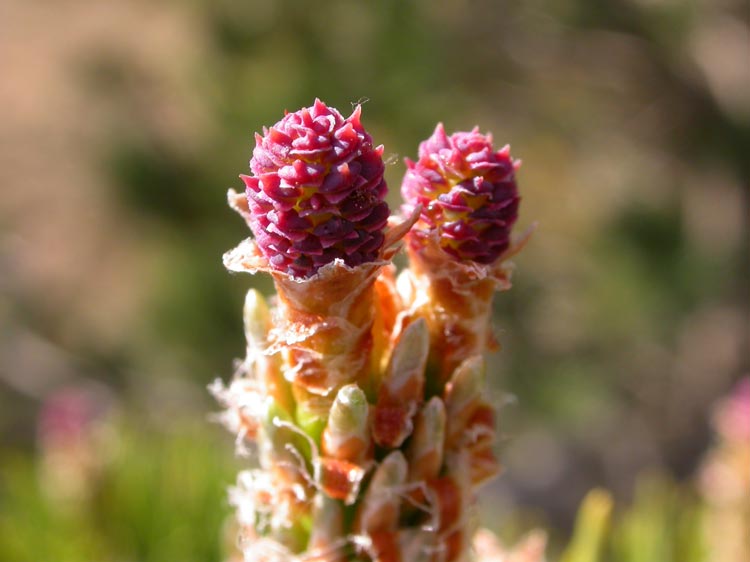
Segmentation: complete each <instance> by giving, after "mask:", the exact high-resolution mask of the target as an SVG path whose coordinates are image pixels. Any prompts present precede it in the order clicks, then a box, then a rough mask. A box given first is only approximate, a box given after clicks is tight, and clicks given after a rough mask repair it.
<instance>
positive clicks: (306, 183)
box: [241, 100, 389, 279]
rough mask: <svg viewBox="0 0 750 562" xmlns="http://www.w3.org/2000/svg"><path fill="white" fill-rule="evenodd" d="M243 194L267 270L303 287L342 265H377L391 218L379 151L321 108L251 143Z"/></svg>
mask: <svg viewBox="0 0 750 562" xmlns="http://www.w3.org/2000/svg"><path fill="white" fill-rule="evenodd" d="M255 141H256V146H255V150H254V151H253V157H252V159H251V160H250V168H251V170H252V172H253V175H252V176H244V175H243V176H241V178H242V180H243V181H244V182H245V185H246V186H247V191H246V193H247V199H248V205H249V209H250V221H249V223H250V228H251V229H252V231H253V234H254V235H255V239H256V241H257V244H258V246H259V248H260V250H261V252H262V253H263V255H264V256H265V257H266V258H267V259H268V262H269V264H270V266H271V267H272V268H273V269H274V270H276V271H279V272H283V273H286V274H288V275H290V276H292V277H295V278H303V279H307V278H309V277H312V276H313V275H315V273H317V271H318V269H320V268H321V267H323V266H324V265H327V264H329V263H332V262H334V261H335V260H341V261H343V263H344V264H346V265H347V266H349V267H356V266H358V265H360V264H363V263H368V262H373V261H375V260H376V259H377V257H378V254H379V252H380V249H381V248H382V246H383V243H384V240H385V238H384V234H383V230H384V228H385V226H386V223H387V220H388V215H389V210H388V205H387V203H385V201H384V200H383V199H384V198H385V195H386V191H387V187H386V183H385V180H384V179H383V171H384V168H385V167H384V164H383V159H382V154H383V147H382V146H378V147H373V145H372V137H370V135H369V134H368V133H367V132H366V131H365V130H364V128H363V127H362V124H361V123H360V107H359V106H357V108H356V109H355V110H354V112H353V113H352V115H351V116H350V117H348V118H347V119H344V117H343V116H342V115H341V114H340V113H339V112H338V111H337V110H336V109H333V108H330V107H328V106H326V104H324V103H323V102H322V101H320V100H315V103H314V104H313V106H312V107H309V108H303V109H300V110H299V111H296V112H294V113H287V114H286V115H285V116H284V118H283V119H282V120H281V121H279V122H278V123H276V124H275V125H274V126H273V127H271V128H270V129H264V131H263V136H261V135H256V136H255Z"/></svg>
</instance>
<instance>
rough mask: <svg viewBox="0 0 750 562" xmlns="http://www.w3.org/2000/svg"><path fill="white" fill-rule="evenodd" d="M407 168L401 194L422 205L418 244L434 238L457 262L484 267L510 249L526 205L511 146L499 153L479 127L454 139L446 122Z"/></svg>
mask: <svg viewBox="0 0 750 562" xmlns="http://www.w3.org/2000/svg"><path fill="white" fill-rule="evenodd" d="M406 164H407V166H408V170H407V172H406V176H405V177H404V181H403V184H402V186H401V193H402V194H403V197H404V200H405V201H406V203H407V206H408V207H411V208H413V207H415V206H416V205H418V204H421V205H422V215H421V217H420V218H421V220H420V223H419V224H418V225H417V226H416V227H415V228H414V229H413V230H412V235H413V236H412V238H411V242H412V244H419V243H421V241H423V240H424V238H425V237H433V236H434V238H435V240H437V241H438V243H439V245H440V247H441V248H442V249H443V250H444V251H445V252H447V253H448V254H450V255H452V256H453V257H455V258H456V259H458V260H462V261H473V262H477V263H482V264H490V263H492V262H494V261H495V260H496V259H497V258H498V257H499V256H500V255H501V254H502V253H503V252H504V251H505V250H506V249H507V248H508V246H509V245H510V232H511V228H512V227H513V224H514V223H515V222H516V218H517V217H518V204H519V201H520V197H519V196H518V188H517V186H516V180H515V170H516V169H517V167H518V163H517V162H514V161H513V160H512V159H511V157H510V148H509V147H507V146H506V147H504V148H502V149H500V150H498V151H495V150H494V148H493V147H492V136H491V135H482V134H481V133H479V130H478V129H477V128H475V129H474V130H472V131H471V132H458V133H454V134H452V135H451V136H448V135H446V133H445V129H444V128H443V125H442V123H440V124H438V126H437V127H436V128H435V132H434V133H433V134H432V136H431V137H430V138H429V139H427V140H426V141H424V142H422V143H421V144H420V145H419V159H418V160H417V162H416V163H415V162H412V161H410V160H407V161H406Z"/></svg>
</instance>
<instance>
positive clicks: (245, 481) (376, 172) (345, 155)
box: [214, 100, 539, 562]
mask: <svg viewBox="0 0 750 562" xmlns="http://www.w3.org/2000/svg"><path fill="white" fill-rule="evenodd" d="M382 154H383V147H382V146H373V141H372V138H371V137H370V135H369V134H368V133H367V132H366V131H365V129H364V128H363V127H362V124H361V123H360V108H359V107H357V108H356V109H355V110H354V112H353V114H352V115H351V116H350V117H348V118H344V117H343V116H342V115H341V114H340V113H339V112H338V111H336V110H335V109H333V108H330V107H327V106H326V105H325V104H324V103H322V102H321V101H319V100H316V102H315V103H314V105H313V106H312V107H309V108H303V109H301V110H299V111H297V112H294V113H289V114H287V115H285V116H284V118H283V119H282V120H281V121H279V122H278V123H277V124H276V125H274V126H273V127H271V128H270V129H264V131H263V135H256V147H255V150H254V151H253V156H252V159H251V161H250V168H251V171H252V175H250V176H241V177H242V179H243V181H244V183H245V185H246V188H247V189H246V192H245V193H236V192H234V191H232V190H230V192H229V203H230V205H231V206H232V208H234V209H235V210H236V211H238V212H239V213H240V215H242V217H243V218H244V219H245V220H246V222H247V224H248V225H249V227H250V229H251V230H252V232H253V235H254V237H253V238H249V239H247V240H245V241H244V242H242V243H241V244H240V245H239V246H238V247H237V248H235V249H234V250H232V251H230V252H228V253H227V254H226V255H225V256H224V263H225V265H226V267H227V268H228V269H229V270H230V271H233V272H249V273H256V272H265V273H268V274H270V275H271V276H272V278H273V281H274V284H275V287H276V293H277V294H276V296H275V297H274V298H273V299H271V301H270V302H266V300H265V299H264V298H263V297H262V296H261V295H260V293H258V292H257V291H255V290H250V291H249V293H248V295H247V298H246V300H245V309H244V321H245V334H246V337H247V354H246V358H245V360H244V361H243V362H242V363H241V364H240V365H239V367H238V369H237V372H236V374H235V376H234V379H233V380H232V382H231V383H230V385H229V386H228V387H224V386H223V385H222V384H221V383H217V384H216V385H215V387H214V391H215V393H216V395H217V397H218V398H219V400H220V401H221V402H222V404H223V405H224V406H225V407H226V412H225V414H224V419H225V421H226V422H227V424H228V425H229V427H230V428H231V429H232V430H233V431H235V432H236V433H237V435H238V444H239V445H240V446H241V447H242V448H245V445H247V444H252V447H253V449H254V450H255V451H257V465H258V466H257V467H255V468H252V469H249V470H246V471H243V472H242V473H241V474H240V475H239V478H238V483H237V486H236V487H235V488H234V489H233V490H232V492H231V501H232V503H233V504H234V505H235V506H236V508H237V518H238V521H239V525H240V527H241V531H240V535H241V537H240V539H241V540H240V544H241V549H242V551H243V553H244V557H245V560H247V561H260V562H266V561H268V562H276V561H278V562H286V561H302V560H307V561H310V560H316V561H331V562H344V561H351V560H362V561H366V560H374V561H380V562H396V561H402V560H403V561H408V562H421V561H424V562H459V561H468V560H472V559H474V558H473V557H475V556H476V552H475V551H474V550H473V549H472V538H473V536H474V534H475V530H476V529H477V527H478V521H477V517H476V513H475V504H476V498H477V490H478V489H479V487H480V486H481V485H482V484H484V483H486V482H487V481H488V480H489V479H490V478H492V477H494V476H495V475H496V474H497V473H498V470H499V465H498V462H497V459H496V458H495V455H494V453H493V443H494V441H495V429H494V427H495V409H494V407H493V405H492V403H491V402H490V401H488V399H487V397H486V395H485V384H484V376H485V366H484V358H483V355H484V353H485V351H486V350H487V349H488V347H489V348H491V347H492V346H493V345H494V340H493V338H492V334H491V329H490V311H491V301H492V298H493V294H494V292H495V291H497V290H505V289H508V288H509V287H510V272H511V265H510V263H509V262H508V261H507V260H508V258H509V257H510V256H512V255H513V254H514V253H515V252H517V251H518V250H519V249H520V247H521V245H522V242H523V239H525V237H522V238H521V240H517V241H511V237H510V232H511V228H512V227H513V224H514V222H515V221H516V217H517V210H518V203H519V196H518V191H517V187H516V181H515V172H516V169H517V167H518V163H517V162H514V161H513V160H512V159H511V157H510V153H509V149H508V147H505V148H502V149H500V150H498V151H496V150H495V149H494V148H493V146H492V139H491V137H490V136H488V135H487V136H485V135H482V134H480V133H479V132H478V131H477V130H476V129H475V130H474V131H471V132H468V133H463V132H462V133H455V134H453V135H451V136H448V135H447V134H446V133H445V131H444V130H443V127H442V125H438V127H437V128H436V130H435V133H434V134H433V135H432V137H430V138H429V139H428V140H427V141H425V142H423V143H422V144H421V145H420V147H419V159H418V161H417V162H415V163H414V162H408V163H407V164H408V171H407V174H406V176H405V178H404V181H403V186H402V194H403V196H404V199H405V205H404V213H403V214H402V216H401V217H392V216H390V211H389V209H388V206H387V204H386V203H385V201H384V198H385V195H386V191H387V188H386V184H385V181H384V178H383V172H384V164H383V160H382ZM404 242H405V244H406V248H407V251H408V257H409V261H410V265H409V267H408V268H407V269H406V270H404V271H403V272H401V273H400V274H399V275H398V276H396V271H395V268H394V266H393V264H392V263H391V258H392V257H393V256H394V254H395V253H396V252H397V251H398V250H399V248H400V246H401V245H402V244H403V243H404ZM484 537H485V540H484V543H483V544H484V545H485V547H484V548H483V549H478V550H481V551H482V552H487V550H488V549H487V547H486V545H487V540H486V535H484ZM537 550H539V549H537ZM498 556H499V554H498Z"/></svg>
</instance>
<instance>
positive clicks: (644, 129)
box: [0, 0, 750, 562]
mask: <svg viewBox="0 0 750 562" xmlns="http://www.w3.org/2000/svg"><path fill="white" fill-rule="evenodd" d="M748 60H750V7H749V6H748V4H747V3H746V2H744V1H743V0H609V1H606V2H591V1H586V0H568V1H553V0H529V1H525V2H496V1H490V0H476V1H472V0H446V1H445V2H435V1H434V0H414V1H412V0H380V1H369V2H368V1H365V0H331V1H329V2H303V1H300V0H267V1H261V0H244V1H229V0H214V1H209V0H185V1H177V0H172V1H169V0H167V1H164V2H148V1H146V0H120V1H116V2H98V1H95V0H63V1H60V2H49V1H45V0H11V1H10V2H7V1H6V2H4V3H3V5H2V7H0V68H2V69H3V79H2V80H1V81H0V185H1V186H2V188H0V439H1V441H0V443H1V445H0V463H1V464H0V466H2V469H1V470H0V560H3V561H6V560H7V561H8V562H14V561H26V560H29V561H31V560H34V561H38V560H49V561H89V560H113V561H151V560H153V561H156V560H159V561H180V562H187V561H192V560H195V561H199V560H200V561H202V562H208V561H219V560H222V559H223V558H224V557H225V556H227V555H228V552H229V550H230V547H231V539H224V538H222V537H223V536H224V535H225V536H231V535H232V531H231V529H228V528H227V525H229V523H227V522H226V521H227V516H228V515H229V512H230V510H229V507H228V505H227V501H226V495H225V489H226V487H227V486H228V485H230V484H231V483H232V481H233V478H234V474H235V473H236V471H237V470H238V469H239V467H241V466H244V465H246V464H247V461H245V460H235V459H234V458H233V445H232V440H231V436H228V435H225V432H224V431H223V430H222V429H221V428H220V427H218V426H217V425H216V424H212V423H210V421H209V419H208V418H209V416H210V414H211V412H213V411H215V410H217V409H218V408H217V406H216V405H215V404H214V403H213V402H212V400H211V399H210V397H209V396H208V394H207V392H206V391H205V387H206V385H207V384H208V383H209V382H211V381H212V380H213V379H214V378H215V377H217V376H218V377H224V378H225V379H226V378H227V377H228V376H229V374H230V373H231V372H232V362H233V359H235V358H237V357H239V356H240V355H242V353H243V350H244V344H243V339H242V326H241V305H242V301H243V295H244V292H245V291H246V290H247V288H248V287H250V286H256V287H258V288H260V289H261V290H263V291H269V290H270V283H269V282H268V280H267V279H263V278H250V277H241V276H230V275H229V274H228V273H227V272H225V271H224V270H223V268H222V266H221V260H220V258H221V254H222V253H223V252H224V251H226V250H228V249H229V248H231V247H233V246H234V245H235V244H236V243H238V242H239V241H240V240H241V239H243V238H244V237H246V236H248V234H249V233H248V232H247V229H246V227H245V225H244V224H243V223H242V221H241V220H240V219H238V218H237V217H236V216H235V215H234V213H232V212H231V211H230V210H229V209H228V208H227V206H226V202H225V193H226V190H227V188H229V187H234V188H239V186H240V184H241V182H240V181H239V180H238V177H237V176H238V174H240V173H244V172H246V170H247V161H248V159H249V157H250V155H251V151H252V147H253V146H254V141H253V136H252V134H253V132H254V131H258V130H260V129H261V127H262V126H263V125H271V124H273V123H274V122H276V121H277V120H278V119H279V118H280V117H281V116H282V114H283V110H284V109H289V110H296V109H298V108H299V107H302V106H305V105H310V104H311V103H312V101H313V99H314V98H315V97H320V98H321V99H323V100H324V101H326V103H329V104H331V105H333V106H335V107H338V108H339V109H340V110H341V111H342V112H343V113H346V114H348V112H349V111H350V108H351V106H352V104H353V103H356V102H358V101H362V102H364V101H366V100H367V101H366V103H365V104H364V107H363V123H364V125H365V127H367V128H368V130H369V131H370V132H371V134H372V136H373V137H374V139H375V140H376V142H378V143H382V144H384V145H385V153H386V155H389V165H388V171H387V178H388V180H389V185H390V186H391V194H390V196H389V200H390V202H391V204H392V208H393V209H397V208H398V205H399V186H400V179H401V176H402V174H403V171H404V165H403V157H404V156H408V157H414V156H415V155H416V147H417V144H418V142H419V141H420V140H422V139H424V138H426V137H427V136H428V135H429V134H430V133H431V132H432V129H433V128H434V126H435V123H436V122H437V121H443V122H444V123H445V125H446V128H447V129H448V130H449V131H453V130H465V129H469V128H471V127H473V126H474V125H479V126H480V128H481V129H482V131H492V132H493V133H494V136H495V140H496V142H497V143H499V144H500V145H502V144H504V143H506V142H507V143H510V144H511V145H512V154H513V155H514V157H516V158H521V159H522V160H523V162H524V165H523V167H522V169H521V171H520V174H519V184H520V189H521V193H522V196H523V202H522V210H521V219H520V224H519V226H520V228H523V227H525V226H527V225H529V224H531V223H532V222H533V221H539V223H540V227H539V230H538V231H537V233H536V234H535V235H534V238H533V240H532V242H531V244H529V246H528V247H527V249H526V250H525V251H524V252H523V253H522V254H521V255H520V256H519V257H518V258H517V259H516V264H517V271H516V274H515V287H514V289H513V290H512V291H511V292H509V293H504V294H501V295H499V296H498V298H497V299H496V319H495V325H496V327H497V331H498V335H499V337H500V340H501V342H502V344H503V350H502V352H501V353H500V354H498V355H497V356H495V357H493V359H492V364H491V373H492V375H491V377H490V379H491V381H492V384H493V393H494V396H495V399H496V401H497V402H498V403H503V404H506V406H505V407H504V408H503V414H502V418H501V421H500V423H501V426H502V428H501V432H502V434H503V436H504V439H503V441H502V442H501V443H500V444H499V450H500V454H501V455H502V458H503V459H504V464H505V467H506V470H505V472H504V474H503V476H502V477H501V478H500V479H498V480H497V481H496V482H495V483H494V484H493V485H492V486H491V487H490V488H488V489H487V491H486V492H485V493H484V494H483V496H484V504H483V505H484V508H483V509H484V513H485V523H486V524H487V525H488V526H489V527H490V528H492V529H493V530H495V531H497V532H499V533H500V534H501V535H502V536H503V537H505V538H507V539H509V540H513V539H515V538H516V537H518V536H519V535H520V534H521V533H522V532H523V531H525V530H527V529H529V528H531V527H534V526H543V527H546V528H548V529H549V530H550V533H551V540H552V547H551V552H553V553H554V552H558V551H559V550H560V549H561V548H562V545H563V544H565V543H567V542H568V538H569V536H570V534H571V532H572V530H573V528H574V522H575V517H576V515H575V514H576V511H577V509H578V506H579V503H580V502H581V499H582V498H583V497H584V495H585V494H586V493H587V492H588V491H589V490H590V489H592V488H593V487H602V488H606V489H608V490H610V491H611V493H612V495H613V497H614V500H615V505H616V508H615V509H616V511H617V512H618V513H620V512H622V513H623V515H622V517H623V519H622V520H621V523H620V524H621V525H622V526H623V528H627V529H631V527H632V528H635V529H637V528H638V525H641V527H643V528H644V529H650V531H651V533H652V534H654V533H655V531H654V529H662V528H663V527H659V526H658V525H656V524H655V523H654V524H645V525H644V523H643V521H647V522H648V521H652V522H653V521H654V520H660V521H667V523H668V524H670V525H672V523H671V519H670V518H669V515H668V514H669V513H672V512H671V511H670V510H676V511H677V512H680V513H682V512H686V513H687V512H688V511H689V509H688V508H684V509H683V507H680V506H685V505H688V504H689V505H690V506H695V505H698V500H697V499H695V497H694V496H695V490H694V489H693V488H694V486H693V483H694V479H695V474H696V470H697V468H698V467H699V465H700V463H701V459H702V458H703V457H704V455H705V453H706V451H707V450H708V448H709V447H710V445H711V443H712V440H713V437H712V432H711V428H710V423H709V413H710V411H711V407H712V405H713V404H714V402H715V400H716V399H717V398H718V397H719V396H721V395H724V394H726V393H727V392H728V390H729V388H730V387H731V386H732V384H733V382H734V381H735V380H737V379H738V378H739V377H740V376H741V375H742V374H743V373H746V372H748V371H749V370H750V352H749V345H750V298H749V295H748V293H749V291H748V278H749V275H748V274H749V273H750V248H749V246H748V242H749V236H748V234H749V226H750V204H749V203H748V202H749V201H750V198H749V193H748V192H749V190H750V64H748ZM45 420H46V421H45ZM50 420H51V421H50ZM61 467H62V468H61ZM61 471H62V472H61ZM643 474H647V476H642V475H643ZM648 474H650V475H651V476H648ZM639 475H641V476H639ZM654 475H656V476H654ZM649 486H650V487H651V488H649ZM644 487H645V489H647V490H649V489H651V490H652V491H653V490H655V491H653V493H651V492H648V491H646V492H644ZM639 498H640V499H639ZM654 498H657V499H654ZM658 498H664V500H663V501H660V500H658ZM644 502H646V503H645V504H644ZM648 502H651V503H648ZM654 502H656V503H654ZM690 509H692V507H691V508H690ZM696 509H697V507H696ZM628 510H631V511H628ZM639 510H640V511H639ZM633 513H635V514H636V515H637V514H638V513H640V514H643V513H645V514H646V515H644V516H643V519H642V520H638V522H636V523H632V522H631V523H628V522H627V521H628V519H627V517H631V519H632V518H634V517H636V515H633ZM690 513H692V512H690ZM628 514H630V515H628ZM649 514H651V515H649ZM648 517H651V519H649V518H648ZM659 517H661V518H662V519H659ZM686 517H687V516H686ZM665 518H666V519H665ZM667 523H665V525H666V524H667ZM687 524H688V523H686V525H687ZM628 525H630V527H628ZM678 526H679V525H678ZM680 528H681V529H682V531H679V532H678V530H676V531H675V536H676V535H679V534H680V533H683V534H687V535H691V536H692V534H691V533H690V532H687V531H685V530H684V526H683V527H680ZM628 533H630V535H636V536H645V535H647V534H648V533H646V532H645V531H644V532H643V533H639V532H638V531H637V530H636V531H633V530H632V529H631V530H630V531H627V530H621V531H620V534H621V535H623V536H624V535H628ZM644 533H645V534H644ZM663 534H664V533H663ZM628 536H629V535H628ZM665 536H666V535H665ZM670 536H671V535H670ZM617 540H621V539H617ZM623 540H624V539H623ZM644 540H650V539H644ZM654 540H656V539H654ZM621 542H622V541H621ZM691 544H692V543H691ZM227 545H228V546H227ZM655 548H656V547H655ZM665 548H666V547H665ZM686 548H691V549H692V548H693V547H692V546H689V547H686ZM699 550H700V547H699V546H696V547H695V549H693V550H691V552H693V553H695V552H699ZM626 551H627V549H626V548H624V547H623V548H621V549H620V550H617V549H616V548H613V549H612V550H611V552H610V554H609V556H610V558H609V559H612V560H633V561H634V562H635V561H636V560H638V561H639V562H649V561H651V560H653V562H665V561H666V560H672V559H674V560H679V561H680V562H685V561H689V560H700V559H701V558H700V555H699V554H691V555H690V556H688V555H685V554H684V552H683V553H682V554H680V552H681V551H679V549H678V550H676V551H674V552H673V551H672V550H670V551H669V554H665V552H666V551H658V549H657V550H654V551H653V552H656V554H654V553H653V552H652V553H651V554H640V555H638V556H636V555H633V556H632V557H628V556H629V555H625V554H623V552H626ZM628 552H629V551H628ZM571 556H572V555H571ZM592 556H594V555H593V554H592ZM691 556H695V558H691ZM673 557H674V558H673ZM553 558H554V556H553ZM596 559H597V558H595V557H592V558H590V560H592V561H593V560H596ZM568 560H573V558H569V559H568ZM576 560H587V559H586V558H585V557H583V558H578V559H576ZM717 562H726V561H724V560H722V561H717Z"/></svg>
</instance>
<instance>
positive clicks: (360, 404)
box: [323, 384, 371, 463]
mask: <svg viewBox="0 0 750 562" xmlns="http://www.w3.org/2000/svg"><path fill="white" fill-rule="evenodd" d="M368 409H369V408H368V405H367V397H366V396H365V393H364V392H362V390H360V388H359V387H358V386H357V385H356V384H348V385H346V386H344V387H342V388H341V390H339V392H338V394H337V395H336V400H334V402H333V406H331V413H330V416H329V418H328V424H327V425H326V428H325V431H324V432H323V453H324V454H325V455H327V456H329V457H333V458H337V459H342V460H348V461H351V462H354V463H361V462H362V460H363V459H364V457H365V456H366V455H367V453H368V452H369V449H370V444H371V442H370V426H369V424H368Z"/></svg>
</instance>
